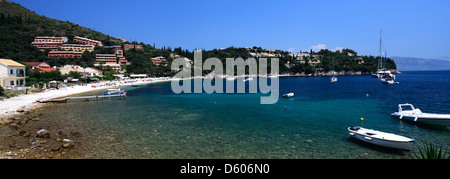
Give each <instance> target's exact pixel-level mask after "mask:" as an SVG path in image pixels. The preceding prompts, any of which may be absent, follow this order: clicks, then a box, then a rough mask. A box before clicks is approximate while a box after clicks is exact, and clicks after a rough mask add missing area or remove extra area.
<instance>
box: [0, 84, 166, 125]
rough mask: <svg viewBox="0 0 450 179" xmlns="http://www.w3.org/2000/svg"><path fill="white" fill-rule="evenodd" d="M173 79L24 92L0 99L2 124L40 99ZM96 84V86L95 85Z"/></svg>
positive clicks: (31, 108) (30, 107)
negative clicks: (26, 93)
mask: <svg viewBox="0 0 450 179" xmlns="http://www.w3.org/2000/svg"><path fill="white" fill-rule="evenodd" d="M171 80H173V79H172V78H168V77H164V78H145V79H136V80H128V81H112V82H111V81H107V82H99V83H93V84H88V85H86V86H82V85H76V86H71V87H65V88H60V89H58V90H56V89H51V90H47V91H45V92H39V93H34V94H28V95H25V94H22V95H19V96H15V97H12V98H8V99H4V100H2V101H0V125H1V124H3V123H5V122H6V121H7V119H8V118H10V117H13V116H14V115H18V114H21V113H25V112H27V111H31V110H33V109H35V108H38V107H39V106H41V105H42V104H43V103H39V102H37V101H38V100H50V99H57V98H62V97H67V96H72V95H77V94H82V93H88V92H93V91H99V90H105V89H108V88H120V87H125V86H132V85H147V84H152V83H158V82H167V81H171ZM93 86H95V87H93Z"/></svg>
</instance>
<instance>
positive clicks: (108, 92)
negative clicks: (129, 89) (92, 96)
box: [103, 88, 127, 95]
mask: <svg viewBox="0 0 450 179" xmlns="http://www.w3.org/2000/svg"><path fill="white" fill-rule="evenodd" d="M103 94H104V95H119V94H125V95H126V94H127V93H126V92H125V90H121V89H120V88H113V89H106V90H105V91H104V92H103Z"/></svg>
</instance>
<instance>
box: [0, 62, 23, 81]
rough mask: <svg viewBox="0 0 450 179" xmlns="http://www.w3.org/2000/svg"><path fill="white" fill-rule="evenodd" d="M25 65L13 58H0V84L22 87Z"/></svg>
mask: <svg viewBox="0 0 450 179" xmlns="http://www.w3.org/2000/svg"><path fill="white" fill-rule="evenodd" d="M25 68H26V66H25V65H22V64H20V63H17V62H16V61H14V60H9V59H0V85H1V86H2V87H3V88H15V87H18V86H22V87H24V86H25V84H26V82H25V77H26V75H25Z"/></svg>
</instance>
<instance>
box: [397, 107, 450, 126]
mask: <svg viewBox="0 0 450 179" xmlns="http://www.w3.org/2000/svg"><path fill="white" fill-rule="evenodd" d="M391 116H392V117H393V118H397V119H400V120H408V121H412V122H417V123H424V124H433V125H441V126H450V114H434V113H423V112H422V111H421V110H420V109H419V108H414V106H413V105H412V104H408V103H406V104H399V105H398V110H397V112H394V113H392V114H391Z"/></svg>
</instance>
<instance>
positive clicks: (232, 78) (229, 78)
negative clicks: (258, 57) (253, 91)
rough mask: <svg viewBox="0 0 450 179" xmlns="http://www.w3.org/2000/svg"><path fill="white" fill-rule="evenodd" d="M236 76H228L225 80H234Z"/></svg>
mask: <svg viewBox="0 0 450 179" xmlns="http://www.w3.org/2000/svg"><path fill="white" fill-rule="evenodd" d="M235 79H236V78H235V77H228V78H227V80H228V81H234V80H235Z"/></svg>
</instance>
